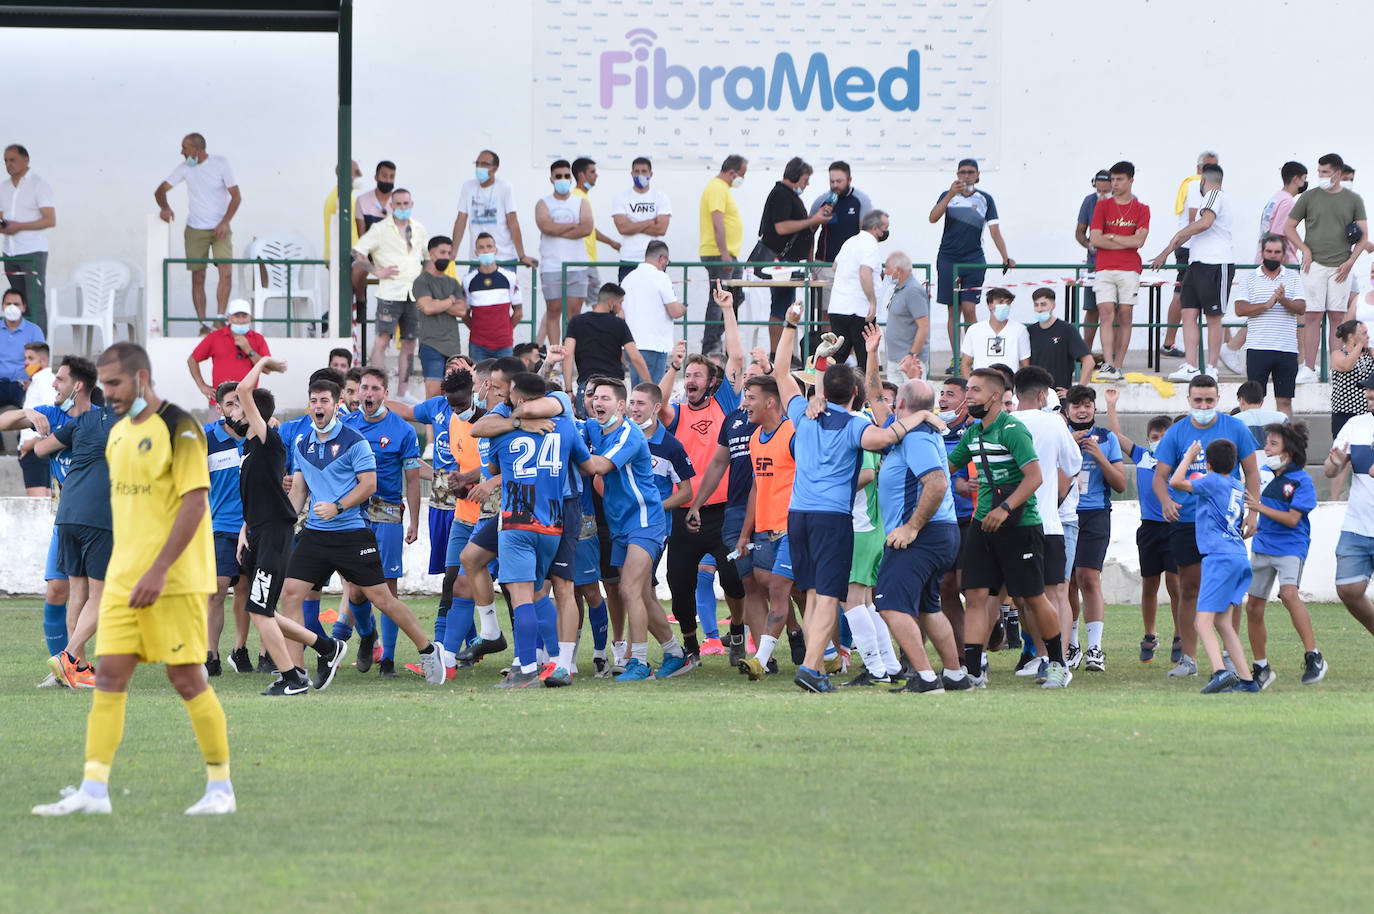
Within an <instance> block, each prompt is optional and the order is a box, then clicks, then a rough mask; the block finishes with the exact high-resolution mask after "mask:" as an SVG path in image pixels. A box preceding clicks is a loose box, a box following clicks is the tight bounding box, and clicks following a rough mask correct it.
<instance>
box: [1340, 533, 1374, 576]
mask: <svg viewBox="0 0 1374 914" xmlns="http://www.w3.org/2000/svg"><path fill="white" fill-rule="evenodd" d="M1371 575H1374V536H1361V535H1360V534H1358V533H1352V532H1350V531H1349V530H1342V531H1341V538H1340V539H1338V540H1336V586H1337V587H1339V586H1341V585H1342V584H1360V583H1364V582H1367V581H1368V580H1369V578H1370V576H1371Z"/></svg>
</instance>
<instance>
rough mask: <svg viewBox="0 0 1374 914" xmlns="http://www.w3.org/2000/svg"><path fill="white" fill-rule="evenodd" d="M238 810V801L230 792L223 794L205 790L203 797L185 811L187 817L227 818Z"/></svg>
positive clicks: (222, 792)
mask: <svg viewBox="0 0 1374 914" xmlns="http://www.w3.org/2000/svg"><path fill="white" fill-rule="evenodd" d="M238 808H239V804H238V800H237V799H235V797H234V794H233V793H232V792H229V793H225V792H224V791H222V790H207V791H206V792H205V796H203V797H201V798H200V799H199V800H197V801H196V803H195V805H194V806H192V807H191V808H190V809H188V810H186V815H188V816H227V815H228V814H229V813H231V812H237V811H238Z"/></svg>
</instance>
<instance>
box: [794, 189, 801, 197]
mask: <svg viewBox="0 0 1374 914" xmlns="http://www.w3.org/2000/svg"><path fill="white" fill-rule="evenodd" d="M792 189H793V190H795V191H796V192H797V196H798V197H800V196H801V190H802V189H801V188H800V187H794V188H792Z"/></svg>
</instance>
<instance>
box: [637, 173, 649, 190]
mask: <svg viewBox="0 0 1374 914" xmlns="http://www.w3.org/2000/svg"><path fill="white" fill-rule="evenodd" d="M634 179H635V187H637V188H639V189H640V190H648V189H649V176H648V175H634Z"/></svg>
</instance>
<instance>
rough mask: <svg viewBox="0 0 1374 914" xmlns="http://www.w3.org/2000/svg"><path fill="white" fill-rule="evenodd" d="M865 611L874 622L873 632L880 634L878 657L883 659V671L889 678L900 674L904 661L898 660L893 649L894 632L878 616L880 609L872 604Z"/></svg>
mask: <svg viewBox="0 0 1374 914" xmlns="http://www.w3.org/2000/svg"><path fill="white" fill-rule="evenodd" d="M865 609H867V610H868V616H869V618H871V619H872V620H873V630H874V631H875V632H877V633H878V655H879V656H880V657H882V658H883V669H885V670H886V671H887V675H889V676H892V675H894V674H896V673H900V672H901V671H902V661H900V660H898V659H897V652H896V651H894V650H893V649H892V632H891V631H889V630H888V627H887V623H886V622H884V621H883V617H882V616H880V615H878V607H876V606H874V605H873V604H872V603H870V604H868V606H866V607H865Z"/></svg>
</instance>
